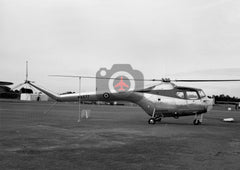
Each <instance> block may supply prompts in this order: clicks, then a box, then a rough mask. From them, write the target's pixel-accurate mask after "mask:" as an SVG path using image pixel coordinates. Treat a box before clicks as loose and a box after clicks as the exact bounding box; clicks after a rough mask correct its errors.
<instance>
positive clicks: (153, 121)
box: [148, 118, 156, 125]
mask: <svg viewBox="0 0 240 170" xmlns="http://www.w3.org/2000/svg"><path fill="white" fill-rule="evenodd" d="M155 123H156V120H155V119H154V118H150V119H149V120H148V124H151V125H154V124H155Z"/></svg>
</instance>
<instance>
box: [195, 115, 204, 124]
mask: <svg viewBox="0 0 240 170" xmlns="http://www.w3.org/2000/svg"><path fill="white" fill-rule="evenodd" d="M202 121H203V114H200V117H199V115H198V114H196V115H195V119H194V120H193V124H194V125H201V123H202Z"/></svg>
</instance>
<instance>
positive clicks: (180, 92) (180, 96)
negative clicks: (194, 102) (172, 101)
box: [176, 91, 184, 99]
mask: <svg viewBox="0 0 240 170" xmlns="http://www.w3.org/2000/svg"><path fill="white" fill-rule="evenodd" d="M176 95H177V97H179V98H182V99H184V93H183V91H178V92H177V93H176Z"/></svg>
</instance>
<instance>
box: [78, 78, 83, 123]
mask: <svg viewBox="0 0 240 170" xmlns="http://www.w3.org/2000/svg"><path fill="white" fill-rule="evenodd" d="M81 78H82V77H81V76H79V98H78V122H80V121H81Z"/></svg>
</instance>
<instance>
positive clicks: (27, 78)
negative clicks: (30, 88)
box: [26, 61, 28, 81]
mask: <svg viewBox="0 0 240 170" xmlns="http://www.w3.org/2000/svg"><path fill="white" fill-rule="evenodd" d="M26 81H28V61H26Z"/></svg>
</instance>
